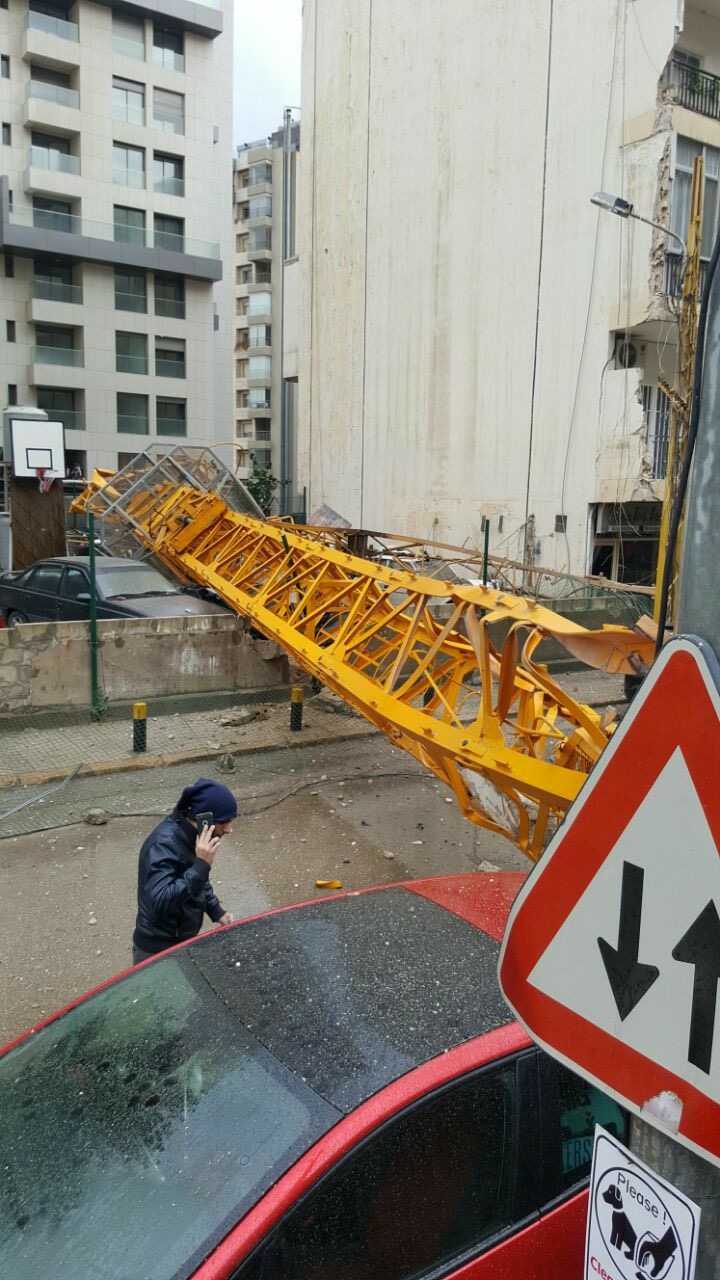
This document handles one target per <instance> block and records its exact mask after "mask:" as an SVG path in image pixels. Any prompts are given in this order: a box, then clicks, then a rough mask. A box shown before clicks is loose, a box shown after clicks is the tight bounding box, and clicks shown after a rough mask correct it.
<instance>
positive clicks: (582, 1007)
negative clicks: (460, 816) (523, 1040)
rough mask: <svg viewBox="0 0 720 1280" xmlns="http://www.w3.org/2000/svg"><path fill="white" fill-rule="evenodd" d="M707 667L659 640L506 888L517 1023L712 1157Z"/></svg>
mask: <svg viewBox="0 0 720 1280" xmlns="http://www.w3.org/2000/svg"><path fill="white" fill-rule="evenodd" d="M719 683H720V669H719V668H718V665H717V662H716V660H715V657H714V655H713V653H712V652H711V650H710V649H709V647H708V646H707V645H705V644H704V643H703V642H701V641H698V640H695V639H693V638H679V639H677V640H673V641H670V642H669V643H668V644H667V645H666V646H665V648H664V650H663V652H662V654H661V656H660V658H659V659H658V661H657V662H656V663H655V665H654V667H653V668H652V671H651V672H650V674H649V675H648V676H647V678H646V679H645V681H644V683H643V685H642V688H641V689H640V692H639V693H638V695H637V696H636V698H635V701H634V702H633V703H632V705H631V707H630V709H629V711H628V713H627V715H626V716H625V719H624V720H623V721H622V723H621V725H620V727H619V728H618V730H617V731H616V733H615V735H614V737H613V739H612V741H611V742H610V744H609V746H608V747H607V748H606V750H605V752H604V753H603V755H602V757H601V759H600V761H599V762H598V764H597V765H596V767H595V768H594V770H593V772H592V774H591V775H590V778H589V779H588V782H587V783H586V785H585V786H584V787H583V789H582V791H581V793H580V795H579V797H578V799H577V801H576V802H575V804H574V805H573V806H572V807H571V809H570V811H569V813H568V815H567V818H566V820H565V822H564V824H563V826H562V827H561V828H560V829H559V830H558V832H557V833H556V835H555V837H554V838H553V840H552V842H551V844H550V846H549V848H548V850H547V852H546V853H545V854H544V855H543V857H542V858H541V859H540V861H539V863H538V864H537V866H536V867H535V868H534V870H533V872H532V873H531V875H530V876H529V877H528V880H527V881H526V883H525V885H524V886H523V888H522V890H521V891H520V894H519V895H518V898H517V899H516V901H515V904H514V906H513V909H512V912H511V914H510V919H509V922H508V926H507V929H506V932H505V937H504V939H503V945H502V950H501V953H500V962H499V976H500V985H501V987H502V990H503V993H504V995H505V998H506V1000H507V1001H508V1003H509V1004H510V1005H511V1007H512V1008H513V1010H514V1012H515V1013H516V1015H517V1017H518V1018H519V1020H520V1021H521V1022H522V1023H523V1025H524V1026H525V1027H526V1028H527V1030H528V1031H529V1033H530V1034H531V1035H532V1036H533V1038H534V1039H535V1040H537V1041H538V1042H539V1043H540V1044H542V1045H543V1046H544V1047H545V1048H546V1049H547V1050H548V1051H549V1052H550V1053H552V1054H553V1055H554V1056H555V1057H557V1058H560V1059H561V1060H562V1061H564V1062H566V1063H567V1064H568V1065H569V1066H571V1067H573V1068H575V1069H577V1070H578V1071H580V1072H581V1073H582V1075H584V1076H586V1077H587V1078H589V1079H590V1080H593V1081H594V1082H596V1083H597V1084H598V1085H600V1086H601V1087H602V1088H604V1089H605V1090H606V1091H607V1092H609V1093H611V1094H612V1095H613V1096H614V1097H616V1098H617V1099H618V1101H620V1102H622V1103H623V1104H624V1105H626V1106H628V1107H629V1108H630V1109H631V1110H633V1111H635V1112H636V1113H637V1114H642V1115H643V1117H644V1118H645V1119H647V1120H648V1121H649V1122H650V1123H653V1124H656V1125H657V1126H658V1127H660V1128H665V1129H670V1131H675V1132H676V1136H677V1138H678V1140H679V1141H681V1142H683V1143H685V1144H686V1145H687V1146H689V1147H692V1148H693V1149H695V1150H697V1151H699V1152H700V1153H702V1154H704V1155H706V1156H708V1157H709V1158H710V1159H712V1160H713V1161H714V1162H715V1163H717V1164H720V1016H719V1009H720V1000H719V999H718V984H719V982H720V914H719V913H720V693H719V692H718V689H719Z"/></svg>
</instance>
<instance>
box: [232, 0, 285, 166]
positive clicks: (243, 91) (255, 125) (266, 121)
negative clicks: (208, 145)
mask: <svg viewBox="0 0 720 1280" xmlns="http://www.w3.org/2000/svg"><path fill="white" fill-rule="evenodd" d="M301 21H302V0H260V3H259V4H255V5H251V4H248V3H247V0H236V4H235V139H234V140H235V145H237V144H238V143H242V142H254V141H255V139H256V138H263V137H265V136H266V135H267V134H269V133H272V132H273V131H274V130H275V129H277V128H279V127H280V125H281V124H282V113H283V108H284V107H299V106H300V29H301Z"/></svg>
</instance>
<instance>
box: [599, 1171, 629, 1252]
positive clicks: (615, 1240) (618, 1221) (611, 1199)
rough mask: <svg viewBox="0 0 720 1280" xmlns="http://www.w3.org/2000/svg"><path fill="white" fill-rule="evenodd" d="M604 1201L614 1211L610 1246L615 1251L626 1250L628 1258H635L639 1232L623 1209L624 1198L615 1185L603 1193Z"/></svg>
mask: <svg viewBox="0 0 720 1280" xmlns="http://www.w3.org/2000/svg"><path fill="white" fill-rule="evenodd" d="M603 1200H604V1201H605V1203H606V1204H609V1205H610V1208H611V1209H612V1211H613V1213H612V1234H611V1236H610V1244H611V1245H612V1247H613V1249H624V1250H625V1257H626V1258H632V1257H634V1255H635V1245H636V1244H637V1231H636V1230H635V1228H634V1226H633V1225H632V1223H631V1221H630V1219H629V1218H628V1216H627V1214H626V1212H625V1210H624V1209H623V1198H622V1196H621V1195H620V1192H619V1191H618V1189H617V1187H616V1186H615V1184H614V1183H612V1184H611V1185H610V1186H609V1187H608V1188H607V1190H606V1191H603Z"/></svg>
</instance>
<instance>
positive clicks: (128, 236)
mask: <svg viewBox="0 0 720 1280" xmlns="http://www.w3.org/2000/svg"><path fill="white" fill-rule="evenodd" d="M113 223H114V227H115V239H116V240H120V241H121V242H122V243H123V244H144V243H145V214H144V213H143V211H142V209H127V208H126V207H125V206H124V205H121V204H116V205H115V207H114V210H113Z"/></svg>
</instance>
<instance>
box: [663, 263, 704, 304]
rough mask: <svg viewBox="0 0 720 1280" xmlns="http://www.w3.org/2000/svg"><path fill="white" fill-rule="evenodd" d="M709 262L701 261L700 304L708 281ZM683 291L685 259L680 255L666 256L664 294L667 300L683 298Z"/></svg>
mask: <svg viewBox="0 0 720 1280" xmlns="http://www.w3.org/2000/svg"><path fill="white" fill-rule="evenodd" d="M707 269H708V262H707V259H703V258H701V259H700V278H699V282H698V303H699V302H700V298H701V297H702V292H703V289H704V288H705V281H706V279H707ZM682 291H683V259H682V258H681V257H680V254H679V253H666V254H665V274H664V278H663V293H664V294H665V297H666V298H681V297H682Z"/></svg>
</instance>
